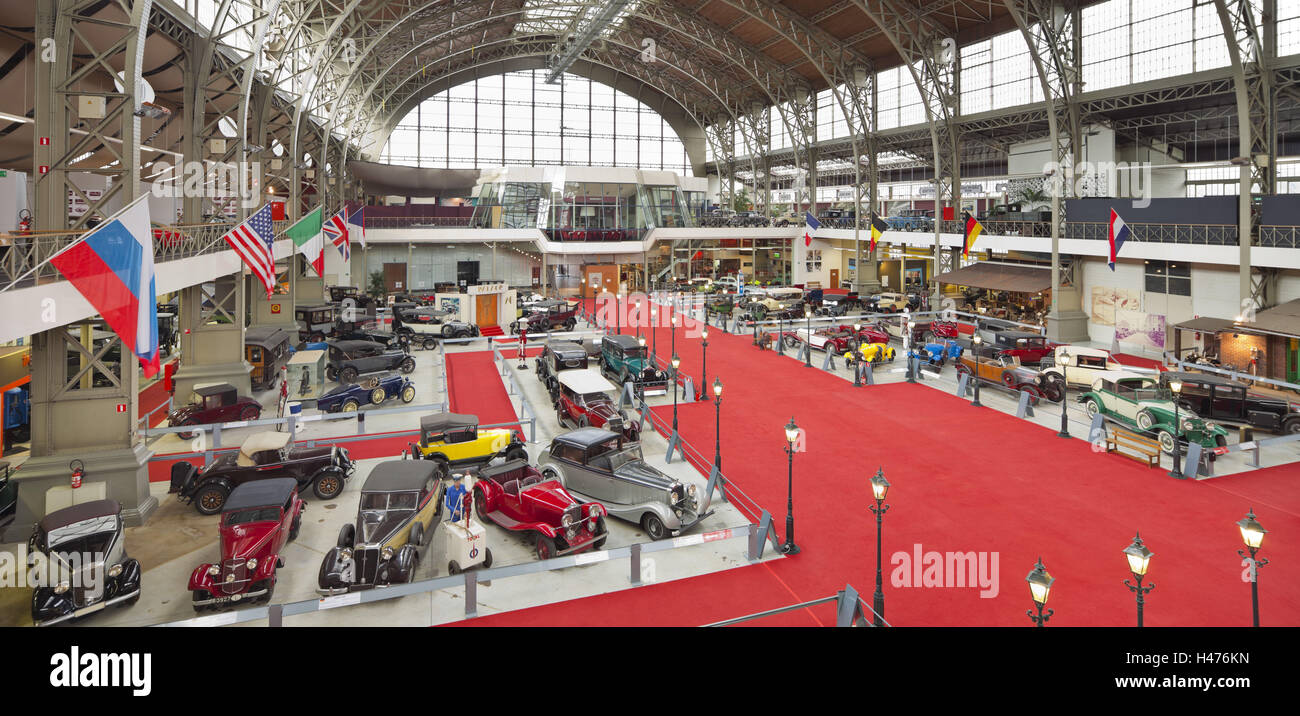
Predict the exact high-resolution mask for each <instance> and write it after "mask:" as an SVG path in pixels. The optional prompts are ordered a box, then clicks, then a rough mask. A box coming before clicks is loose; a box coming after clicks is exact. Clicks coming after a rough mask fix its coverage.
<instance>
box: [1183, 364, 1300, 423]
mask: <svg viewBox="0 0 1300 716" xmlns="http://www.w3.org/2000/svg"><path fill="white" fill-rule="evenodd" d="M1172 380H1178V381H1181V382H1182V384H1183V386H1182V390H1181V391H1180V392H1179V393H1178V404H1179V405H1181V406H1182V407H1184V408H1187V409H1188V410H1191V411H1193V412H1195V413H1196V414H1197V415H1198V416H1200V417H1202V418H1205V419H1206V420H1218V421H1224V422H1229V423H1236V424H1239V425H1249V426H1250V427H1252V428H1258V429H1260V430H1267V431H1269V432H1273V433H1288V434H1294V433H1300V407H1297V406H1295V405H1292V404H1291V403H1289V402H1288V401H1286V400H1282V399H1281V398H1271V397H1267V396H1264V395H1260V394H1257V393H1251V392H1249V391H1248V389H1247V388H1246V386H1245V385H1242V384H1241V383H1238V382H1236V381H1233V380H1229V379H1227V378H1224V377H1221V376H1217V375H1213V374H1211V373H1180V372H1176V371H1168V372H1165V373H1161V374H1160V384H1161V386H1162V387H1165V388H1168V387H1169V383H1170V381H1172Z"/></svg>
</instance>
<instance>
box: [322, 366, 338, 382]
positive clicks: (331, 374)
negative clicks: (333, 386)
mask: <svg viewBox="0 0 1300 716" xmlns="http://www.w3.org/2000/svg"><path fill="white" fill-rule="evenodd" d="M325 379H326V380H330V381H335V380H338V379H339V372H338V371H337V370H335V369H334V366H332V365H331V366H326V367H325Z"/></svg>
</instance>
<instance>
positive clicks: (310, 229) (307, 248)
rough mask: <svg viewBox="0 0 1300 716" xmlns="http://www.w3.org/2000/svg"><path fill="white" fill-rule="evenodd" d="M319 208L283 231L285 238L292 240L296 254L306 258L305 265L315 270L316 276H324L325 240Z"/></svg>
mask: <svg viewBox="0 0 1300 716" xmlns="http://www.w3.org/2000/svg"><path fill="white" fill-rule="evenodd" d="M322 225H323V222H322V220H321V208H320V207H319V206H318V207H316V210H315V211H313V212H311V213H310V214H308V215H306V216H304V217H302V218H301V219H299V220H298V221H297V223H295V224H294V225H293V226H290V227H289V228H288V229H286V230H285V232H284V234H285V236H288V237H289V238H291V239H293V245H294V246H297V247H298V253H300V254H302V255H303V256H306V257H307V263H309V264H311V267H312V268H313V269H315V270H316V275H317V276H324V275H325V238H324V236H323V235H322V234H321V226H322Z"/></svg>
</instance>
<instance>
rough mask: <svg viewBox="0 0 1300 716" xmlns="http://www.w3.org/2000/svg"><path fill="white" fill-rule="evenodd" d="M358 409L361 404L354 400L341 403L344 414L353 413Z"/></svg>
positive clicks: (349, 399) (350, 399)
mask: <svg viewBox="0 0 1300 716" xmlns="http://www.w3.org/2000/svg"><path fill="white" fill-rule="evenodd" d="M360 407H361V403H358V402H357V400H356V398H348V399H347V400H345V401H343V412H345V413H355V412H357V410H358V409H359V408H360Z"/></svg>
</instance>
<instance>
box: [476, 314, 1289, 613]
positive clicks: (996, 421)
mask: <svg viewBox="0 0 1300 716" xmlns="http://www.w3.org/2000/svg"><path fill="white" fill-rule="evenodd" d="M658 330H659V331H660V333H661V335H659V337H658V339H659V341H660V346H661V349H662V348H663V346H665V345H668V341H669V335H668V330H667V329H662V328H661V329H658ZM683 334H684V331H683V330H682V329H679V330H678V336H677V338H678V341H677V352H678V354H679V355H681V357H682V361H683V363H682V370H683V371H686V372H689V373H692V374H694V375H696V376H697V377H698V375H699V367H700V366H699V362H700V358H701V356H700V349H699V343H700V341H699V340H698V338H690V339H686V338H684V337H683ZM709 353H710V355H709V370H710V374H709V380H710V381H711V380H712V379H713V377H714V376H716V375H719V374H720V375H721V377H722V381H723V383H724V385H725V390H724V394H723V403H722V419H723V434H722V455H723V464H724V468H725V470H726V473H727V475H728V476H729V477H730V479H732V480H733V481H735V482H736V483H737V484H738V485H740V487H741V488H742V489H743V490H744V491H745V492H746V493H748V494H749V495H750V496H751V497H753V498H754V499H755V500H757V501H758V502H759V503H760V504H762V505H764V506H766V507H767V508H768V509H769V510H771V511H772V512H773V513H774V517H775V518H776V522H777V524H778V526H779V528H780V531H781V532H782V534H784V513H785V510H784V503H785V497H786V495H785V493H786V475H785V470H784V469H783V468H784V463H785V461H786V456H785V454H784V450H783V447H784V438H783V435H782V426H783V425H784V424H785V422H786V421H787V420H789V419H790V417H791V414H792V413H793V414H794V417H795V419H796V422H797V423H798V424H799V425H800V426H801V427H802V428H803V429H804V430H805V435H806V448H807V451H806V452H804V453H800V454H797V455H796V456H795V462H794V481H795V494H794V502H795V517H796V541H797V542H798V544H799V545H800V546H801V547H802V548H803V553H802V554H800V555H797V556H794V557H791V558H787V559H784V560H780V561H778V562H775V563H772V564H770V565H764V566H760V567H756V568H746V569H735V570H730V571H726V572H719V573H715V574H711V575H705V576H702V577H697V578H693V579H687V580H680V581H676V582H668V583H664V584H659V585H655V586H651V587H646V588H640V589H632V590H625V591H620V592H612V593H609V594H605V595H601V596H597V597H592V598H588V599H582V600H575V601H572V602H563V603H559V604H552V605H547V606H543V607H538V608H535V609H527V610H520V611H517V612H509V613H506V614H501V615H496V616H489V617H483V618H480V619H476V620H474V621H473V622H472V623H474V624H483V625H523V624H555V625H570V624H572V625H579V624H591V625H596V624H629V625H662V624H700V623H706V622H709V621H713V620H717V619H722V618H726V617H733V616H741V615H743V614H746V613H751V612H754V611H758V610H762V609H770V608H775V607H779V606H783V605H787V604H792V603H795V602H799V601H806V600H810V599H815V598H819V597H825V596H829V595H830V594H832V593H833V592H834V591H835V590H837V589H840V588H843V586H844V585H845V584H846V583H848V584H852V585H853V586H854V587H855V588H856V589H858V591H859V592H860V593H862V594H863V595H864V597H866V598H867V599H868V601H869V600H870V594H871V592H872V591H873V587H874V576H875V572H874V563H875V525H874V518H873V516H872V515H871V513H870V512H869V511H868V510H867V504H868V502H869V495H870V492H869V488H868V483H867V480H868V479H869V478H870V477H871V475H872V474H873V473H874V472H875V470H876V468H877V466H880V467H883V469H884V473H885V476H886V477H887V478H888V479H889V481H890V482H891V483H892V485H893V487H892V488H891V492H890V496H889V500H888V502H889V503H890V504H891V505H892V507H891V509H890V510H889V512H888V513H887V514H886V515H885V520H884V545H885V546H884V569H885V588H884V592H885V605H886V606H885V609H886V612H885V615H886V618H888V619H889V620H890V621H891V622H892V623H894V624H895V625H1012V626H1027V625H1028V624H1029V621H1028V619H1027V618H1026V617H1025V609H1027V608H1028V607H1029V605H1030V600H1029V597H1028V588H1027V587H1026V584H1025V581H1024V577H1025V575H1026V574H1027V573H1028V572H1029V570H1030V568H1031V567H1032V566H1033V564H1034V560H1035V559H1036V558H1038V557H1039V556H1040V555H1041V556H1042V558H1043V561H1044V563H1045V565H1046V566H1047V569H1048V571H1049V572H1051V573H1052V575H1053V576H1055V577H1056V579H1057V581H1056V584H1055V586H1054V588H1053V591H1052V598H1051V603H1050V605H1049V606H1051V607H1052V608H1054V609H1055V610H1056V616H1054V617H1053V620H1052V624H1053V625H1060V626H1078V625H1130V624H1132V623H1133V622H1134V611H1135V609H1134V604H1133V596H1132V594H1130V593H1129V592H1128V590H1127V589H1125V588H1124V586H1123V584H1122V581H1123V580H1124V579H1125V578H1127V577H1129V574H1128V572H1127V568H1126V563H1125V560H1124V555H1123V554H1122V553H1121V550H1122V549H1123V548H1124V547H1126V546H1128V544H1129V543H1130V541H1131V540H1132V538H1133V534H1134V532H1135V531H1141V533H1142V537H1143V539H1144V540H1145V542H1146V544H1147V546H1148V547H1149V548H1150V549H1151V550H1152V551H1153V552H1154V553H1155V557H1154V558H1153V559H1152V566H1151V571H1150V580H1151V581H1154V582H1155V583H1156V584H1158V585H1159V586H1158V588H1157V589H1156V590H1155V591H1154V592H1152V593H1151V594H1150V595H1149V596H1148V598H1147V609H1146V622H1147V624H1148V625H1152V626H1170V625H1189V626H1191V625H1247V624H1249V620H1250V589H1249V585H1248V584H1247V583H1245V582H1243V581H1242V579H1241V574H1242V567H1241V563H1240V559H1239V558H1238V557H1237V549H1238V548H1239V547H1240V546H1241V541H1240V533H1239V532H1238V530H1237V527H1236V525H1235V522H1236V521H1237V520H1239V519H1241V518H1242V517H1243V516H1244V515H1245V513H1246V510H1247V509H1249V508H1251V507H1254V509H1255V512H1256V514H1257V515H1258V517H1259V520H1260V522H1261V523H1262V524H1263V525H1264V526H1265V528H1267V529H1268V530H1270V532H1269V534H1268V537H1267V538H1266V539H1265V543H1264V549H1263V552H1262V556H1270V555H1273V556H1275V557H1279V559H1277V560H1275V561H1274V562H1273V563H1272V564H1270V565H1269V566H1267V567H1266V568H1264V569H1263V570H1261V571H1260V590H1261V597H1260V608H1261V614H1262V618H1261V620H1262V623H1264V624H1265V625H1284V624H1285V625H1296V624H1300V590H1298V589H1297V587H1300V563H1298V562H1297V560H1295V559H1291V558H1285V557H1287V556H1289V555H1294V554H1297V548H1300V500H1297V496H1296V495H1297V492H1296V489H1295V482H1296V480H1297V479H1300V467H1297V466H1294V465H1288V466H1282V467H1275V468H1269V469H1265V470H1258V471H1254V472H1251V473H1246V474H1243V475H1236V476H1229V477H1223V478H1218V479H1214V480H1209V481H1205V482H1196V481H1191V480H1188V481H1178V480H1173V479H1170V478H1168V477H1166V476H1165V474H1164V472H1163V471H1159V470H1151V469H1148V468H1146V467H1143V466H1141V465H1139V464H1137V463H1136V462H1133V461H1130V460H1126V459H1124V458H1121V457H1117V456H1114V455H1106V454H1098V453H1094V452H1092V450H1091V449H1090V446H1089V444H1088V443H1086V442H1083V441H1081V440H1071V441H1065V440H1061V439H1059V438H1056V437H1055V434H1054V433H1053V432H1052V431H1050V430H1047V429H1045V428H1042V427H1039V426H1037V425H1035V424H1033V423H1030V422H1028V421H1023V420H1018V419H1016V418H1014V417H1012V416H1009V415H1004V414H1002V413H999V412H996V411H993V410H988V409H979V408H973V407H971V406H970V405H969V402H968V401H965V400H961V399H958V398H956V397H955V396H952V395H947V394H945V393H943V392H941V391H937V390H934V389H931V388H928V387H922V386H912V385H907V384H905V383H903V384H892V385H877V386H873V387H870V388H861V389H857V390H854V389H853V388H851V387H850V386H849V385H848V384H847V383H846V382H845V381H843V380H842V379H840V378H837V377H833V376H830V375H828V374H826V373H824V372H822V371H820V370H817V369H808V368H804V367H803V366H802V364H801V363H798V362H796V361H794V360H793V359H791V358H784V357H781V356H778V355H777V354H775V353H772V352H761V351H757V350H755V349H754V348H753V347H752V346H751V345H750V339H749V338H747V337H743V336H729V335H721V334H717V333H716V332H714V333H713V334H712V335H711V336H710V340H709ZM656 412H657V413H659V414H660V415H661V416H664V417H666V418H667V419H669V420H671V412H672V408H671V406H670V407H667V408H657V409H656ZM976 415H978V419H976V418H975V416H976ZM679 425H680V426H681V430H682V433H683V435H684V436H685V437H686V439H687V440H688V441H690V442H691V443H693V444H695V445H697V446H700V447H701V448H704V449H705V451H706V452H711V450H708V449H707V446H709V444H710V443H711V442H712V440H713V406H712V405H711V404H709V403H689V404H682V405H680V406H679ZM915 545H920V547H919V549H921V550H922V551H924V552H929V551H937V552H941V553H947V552H954V553H966V552H977V553H978V552H988V553H991V554H996V556H997V558H998V561H997V565H998V579H997V590H998V591H997V595H996V596H995V597H992V598H981V597H980V595H979V590H978V589H976V588H969V587H955V586H954V587H949V588H941V587H934V586H931V587H925V586H916V587H895V586H893V585H892V584H891V583H890V582H891V580H890V577H891V573H892V572H893V570H892V568H891V558H892V557H893V555H894V554H895V553H903V554H904V555H906V556H909V557H910V556H911V555H912V553H913V550H914V549H917V548H916V547H914V546H915ZM923 581H924V580H923ZM815 613H817V612H816V610H813V612H808V611H804V612H799V613H796V614H786V615H782V616H781V617H775V618H771V619H765V620H762V621H761V622H755V624H809V623H812V622H813V615H814V614H815ZM825 619H826V618H825V617H823V621H825Z"/></svg>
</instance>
